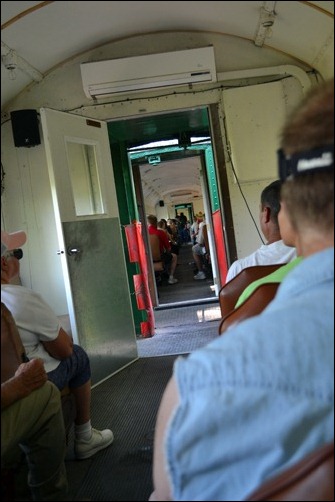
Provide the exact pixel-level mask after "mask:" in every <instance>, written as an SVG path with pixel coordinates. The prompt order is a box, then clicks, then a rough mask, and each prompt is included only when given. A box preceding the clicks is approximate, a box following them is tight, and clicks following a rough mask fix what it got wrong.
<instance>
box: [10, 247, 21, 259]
mask: <svg viewBox="0 0 335 502" xmlns="http://www.w3.org/2000/svg"><path fill="white" fill-rule="evenodd" d="M11 256H14V258H16V259H17V260H21V258H22V256H23V251H22V249H13V250H12V251H7V252H6V258H9V257H11Z"/></svg>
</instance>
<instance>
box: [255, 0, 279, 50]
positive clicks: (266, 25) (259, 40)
mask: <svg viewBox="0 0 335 502" xmlns="http://www.w3.org/2000/svg"><path fill="white" fill-rule="evenodd" d="M272 4H273V7H272V10H267V9H265V8H264V7H261V13H260V16H259V21H258V26H257V32H256V35H255V39H254V43H255V45H256V46H257V47H262V46H263V44H264V41H265V39H266V38H267V37H270V36H271V35H272V30H271V28H272V26H273V25H274V22H275V18H276V13H275V10H274V7H275V4H276V2H272Z"/></svg>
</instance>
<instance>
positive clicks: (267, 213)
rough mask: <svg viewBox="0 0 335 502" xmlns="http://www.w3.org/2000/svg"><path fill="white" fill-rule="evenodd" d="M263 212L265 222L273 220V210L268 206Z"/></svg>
mask: <svg viewBox="0 0 335 502" xmlns="http://www.w3.org/2000/svg"><path fill="white" fill-rule="evenodd" d="M263 212H264V222H265V223H269V221H270V220H271V209H270V208H269V207H267V206H264V207H263Z"/></svg>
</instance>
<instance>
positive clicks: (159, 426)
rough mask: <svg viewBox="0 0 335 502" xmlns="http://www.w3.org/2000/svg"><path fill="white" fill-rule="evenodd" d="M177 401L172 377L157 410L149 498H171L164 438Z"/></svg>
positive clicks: (177, 394) (175, 385) (174, 382)
mask: <svg viewBox="0 0 335 502" xmlns="http://www.w3.org/2000/svg"><path fill="white" fill-rule="evenodd" d="M178 402H179V393H178V389H177V384H176V381H175V379H174V377H172V378H171V379H170V381H169V383H168V384H167V387H166V389H165V391H164V394H163V397H162V401H161V404H160V407H159V410H158V415H157V422H156V428H155V443H154V457H153V481H154V491H153V493H152V494H151V497H150V500H152V501H156V500H157V501H158V500H173V499H172V494H171V486H170V482H169V479H168V477H167V473H166V468H165V462H166V461H165V451H164V440H165V431H166V426H167V424H168V422H169V420H170V418H171V416H172V413H173V411H174V409H175V408H176V406H177V405H178Z"/></svg>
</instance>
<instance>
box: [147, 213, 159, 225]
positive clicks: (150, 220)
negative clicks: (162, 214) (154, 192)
mask: <svg viewBox="0 0 335 502" xmlns="http://www.w3.org/2000/svg"><path fill="white" fill-rule="evenodd" d="M147 222H148V223H149V225H153V226H154V227H157V217H156V216H155V215H154V214H148V216H147Z"/></svg>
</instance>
